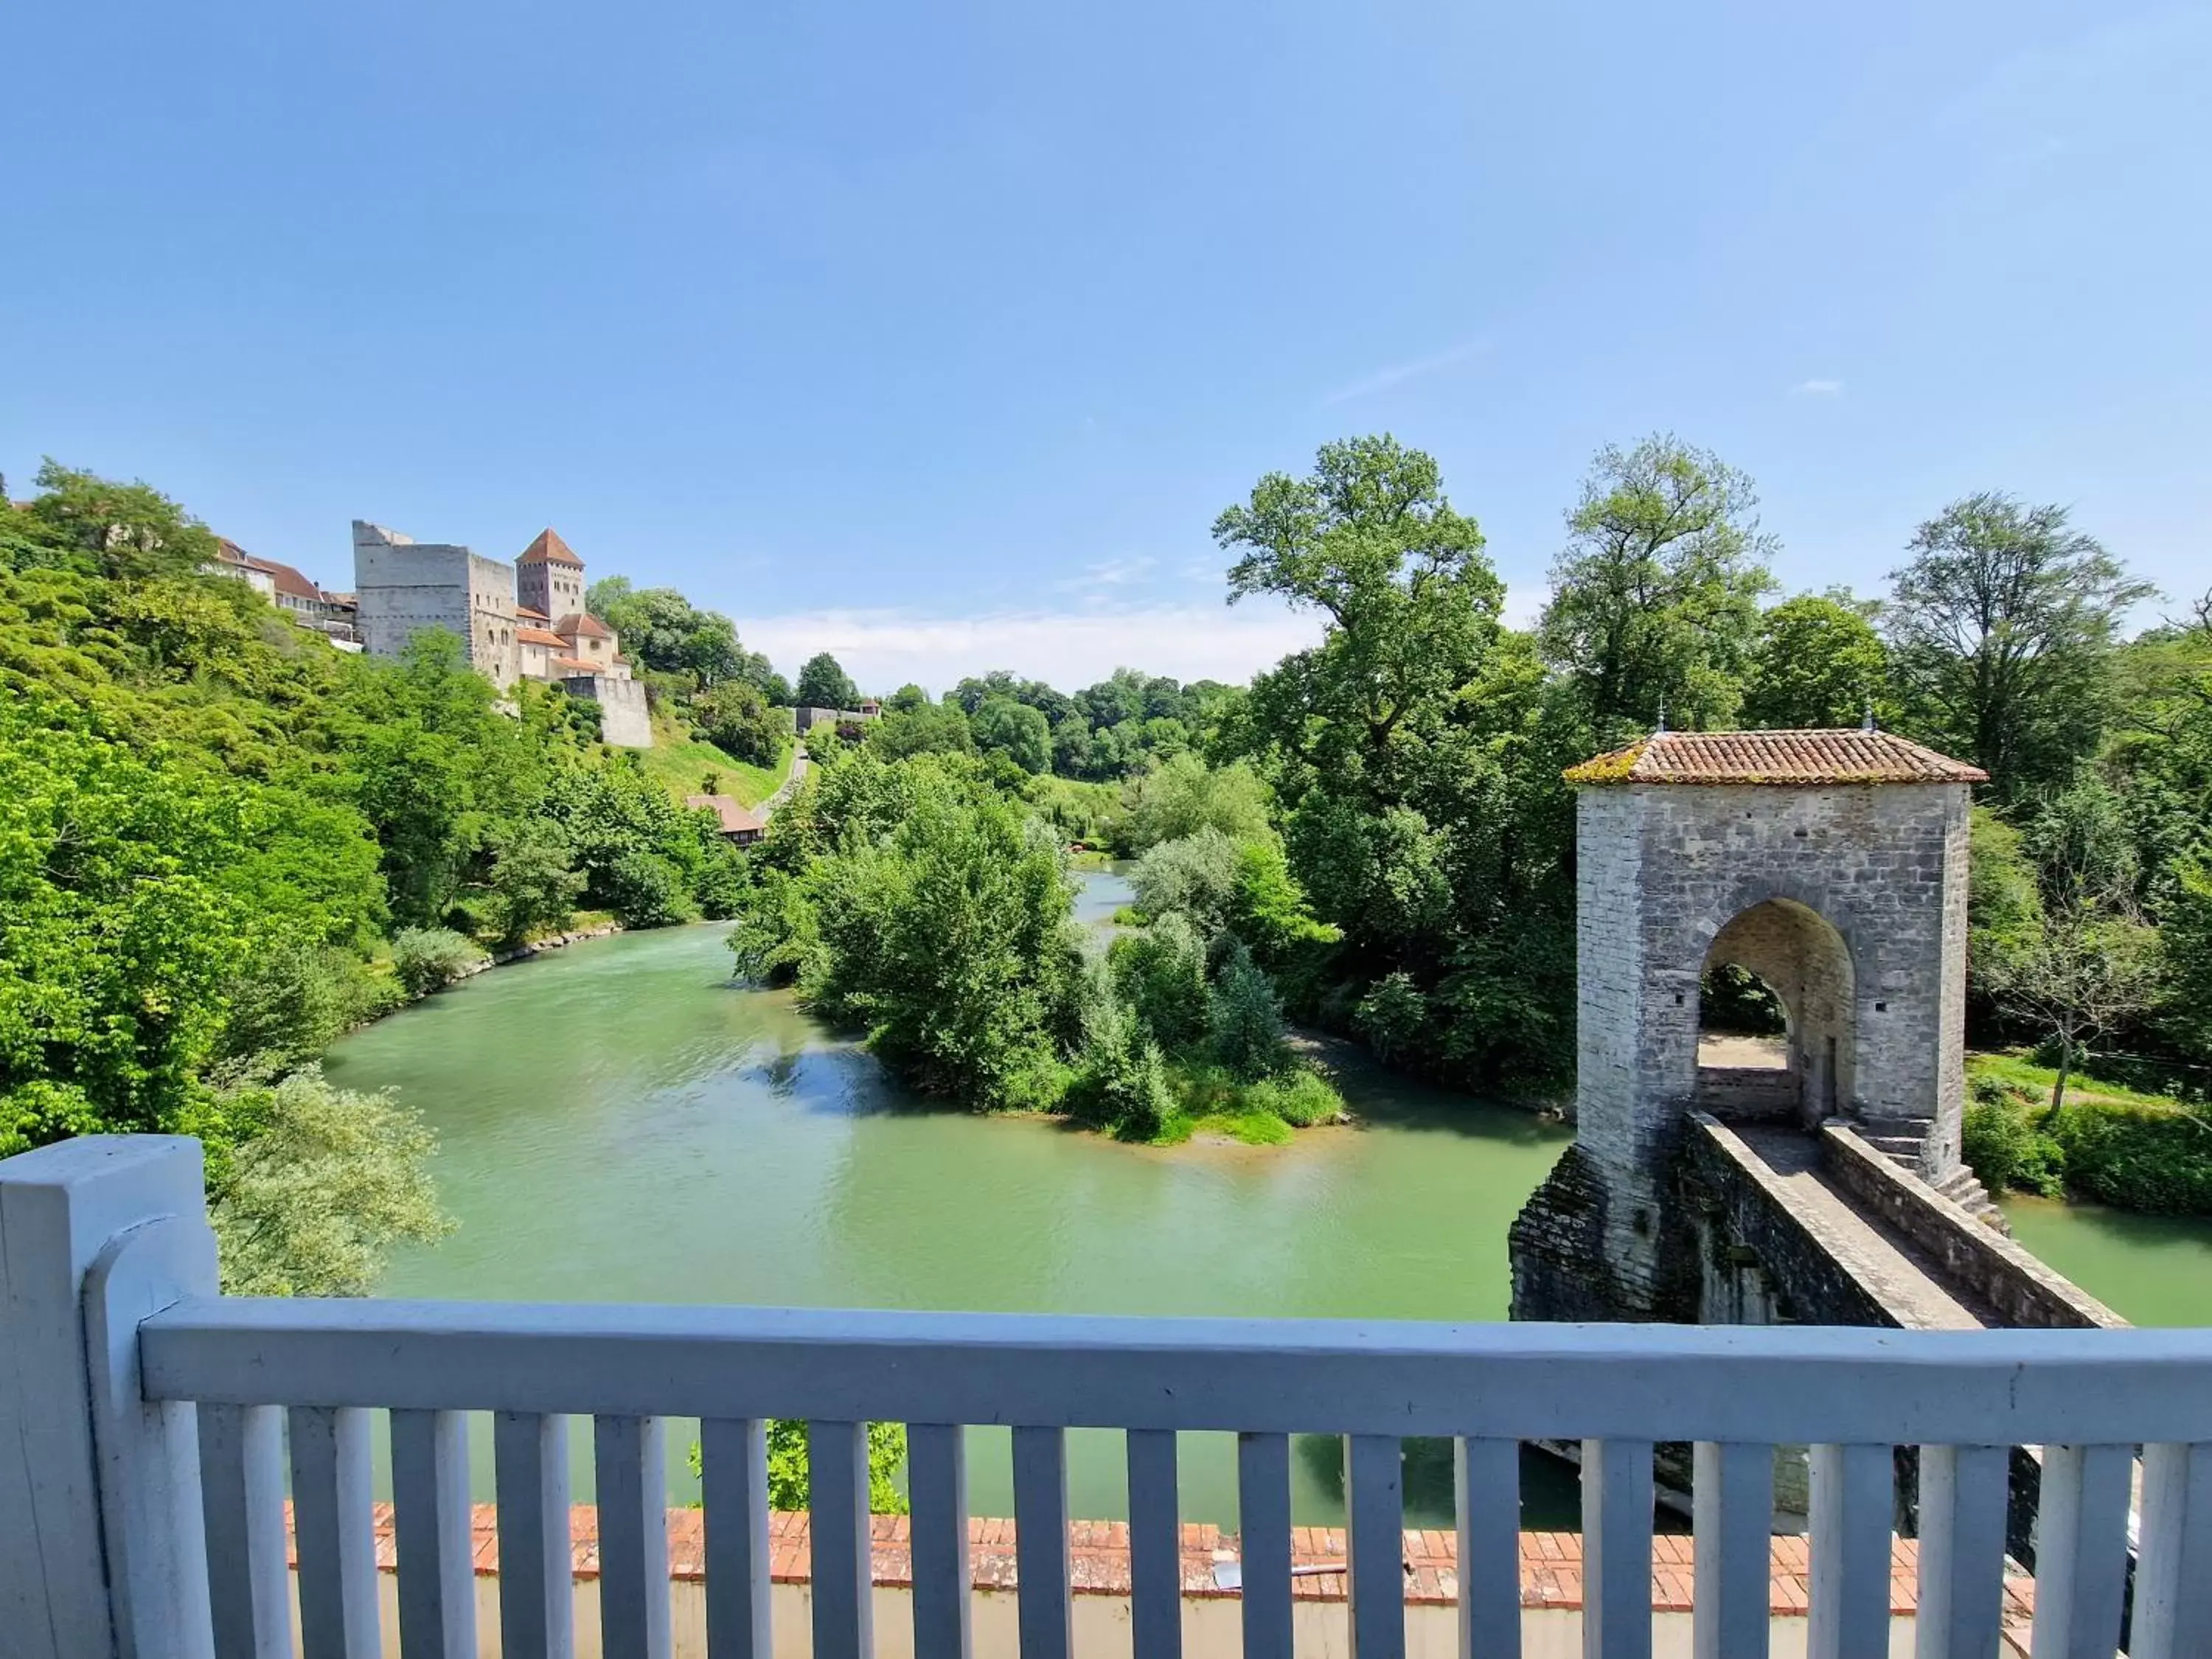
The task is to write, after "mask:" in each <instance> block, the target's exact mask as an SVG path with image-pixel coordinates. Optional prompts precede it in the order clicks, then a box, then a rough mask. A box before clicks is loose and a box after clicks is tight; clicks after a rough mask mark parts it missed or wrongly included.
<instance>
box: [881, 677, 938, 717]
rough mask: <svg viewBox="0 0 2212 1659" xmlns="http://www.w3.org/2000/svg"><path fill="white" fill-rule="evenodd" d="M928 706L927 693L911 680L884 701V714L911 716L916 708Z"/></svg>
mask: <svg viewBox="0 0 2212 1659" xmlns="http://www.w3.org/2000/svg"><path fill="white" fill-rule="evenodd" d="M930 706H931V704H930V701H929V693H928V692H927V691H925V690H922V689H921V687H920V686H918V685H916V684H914V682H913V681H911V680H909V681H908V682H907V683H906V684H904V685H902V686H901V687H899V689H898V690H896V691H894V692H892V693H891V694H890V696H888V697H886V698H884V710H885V712H886V713H889V714H913V713H914V712H915V710H916V709H918V708H929V707H930Z"/></svg>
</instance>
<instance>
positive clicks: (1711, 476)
mask: <svg viewBox="0 0 2212 1659" xmlns="http://www.w3.org/2000/svg"><path fill="white" fill-rule="evenodd" d="M1758 501H1759V498H1758V496H1757V495H1755V494H1754V493H1753V489H1752V485H1751V480H1750V479H1749V478H1748V477H1746V476H1745V475H1744V474H1743V473H1741V472H1740V471H1737V470H1736V469H1735V468H1734V467H1732V466H1729V465H1728V464H1727V463H1725V462H1723V460H1722V459H1720V458H1719V457H1718V456H1717V455H1715V454H1713V453H1711V451H1710V450H1703V449H1698V448H1694V447H1692V446H1690V445H1688V444H1685V443H1683V442H1682V441H1680V439H1677V438H1675V437H1674V436H1673V435H1668V434H1662V435H1656V436H1653V437H1650V438H1646V439H1645V440H1644V441H1643V442H1641V443H1639V444H1638V445H1637V446H1636V447H1634V448H1632V449H1626V450H1624V449H1621V448H1619V447H1613V446H1608V447H1606V448H1604V449H1601V450H1600V451H1599V452H1598V455H1597V459H1596V460H1595V463H1594V464H1593V465H1592V467H1591V470H1590V474H1589V477H1588V478H1586V479H1585V480H1584V481H1583V493H1582V499H1581V501H1578V502H1577V504H1576V506H1575V507H1574V510H1573V511H1572V512H1571V513H1568V515H1567V546H1566V549H1565V551H1563V552H1562V553H1561V554H1560V555H1559V558H1558V559H1557V560H1556V561H1554V562H1553V566H1552V598H1551V600H1550V602H1549V603H1548V604H1547V605H1546V606H1545V608H1544V615H1543V618H1542V620H1541V623H1539V624H1538V631H1539V633H1540V635H1541V637H1542V640H1543V642H1544V650H1545V653H1546V655H1547V658H1548V659H1550V661H1551V662H1552V664H1553V665H1554V666H1555V667H1556V668H1557V669H1559V671H1560V672H1562V673H1563V674H1565V676H1566V677H1567V678H1568V680H1569V682H1570V683H1571V684H1572V685H1573V686H1574V687H1575V688H1576V690H1577V692H1578V694H1579V696H1580V698H1581V701H1582V702H1583V708H1584V709H1585V711H1586V714H1587V716H1588V719H1589V723H1590V729H1591V731H1592V733H1593V734H1594V736H1595V738H1596V740H1597V741H1598V742H1599V743H1600V744H1613V743H1616V742H1620V741H1625V740H1626V738H1629V737H1631V736H1633V735H1636V734H1638V733H1641V732H1648V731H1650V729H1651V728H1652V727H1653V726H1656V725H1657V724H1658V723H1659V721H1660V719H1661V717H1662V714H1663V715H1664V716H1665V718H1666V719H1667V720H1669V721H1670V722H1671V723H1673V724H1674V725H1675V726H1682V727H1697V726H1724V725H1726V724H1727V723H1729V721H1730V720H1734V719H1735V714H1736V711H1737V708H1738V705H1739V704H1740V702H1741V688H1742V682H1743V678H1744V675H1745V673H1746V671H1747V669H1748V668H1749V666H1750V661H1751V655H1752V648H1753V639H1754V637H1755V635H1756V633H1757V630H1758V626H1759V597H1760V595H1761V594H1763V593H1765V592H1766V591H1767V589H1768V588H1770V587H1771V586H1772V585H1773V579H1772V577H1771V575H1770V574H1768V570H1767V560H1768V559H1769V558H1770V557H1771V554H1772V551H1773V547H1774V541H1773V538H1771V537H1770V536H1767V535H1764V534H1762V533H1761V532H1760V531H1759V520H1758V518H1757V516H1756V513H1755V511H1754V509H1755V508H1756V507H1757V506H1758Z"/></svg>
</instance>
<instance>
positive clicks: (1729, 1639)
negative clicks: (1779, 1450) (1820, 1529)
mask: <svg viewBox="0 0 2212 1659" xmlns="http://www.w3.org/2000/svg"><path fill="white" fill-rule="evenodd" d="M1691 1456H1692V1468H1691V1510H1692V1526H1693V1528H1695V1531H1696V1541H1697V1551H1696V1565H1695V1568H1694V1571H1695V1572H1696V1575H1697V1583H1696V1590H1697V1595H1696V1601H1695V1606H1694V1609H1693V1612H1692V1619H1693V1621H1694V1632H1695V1637H1694V1644H1693V1645H1694V1651H1695V1654H1696V1659H1765V1656H1766V1651H1767V1627H1768V1619H1769V1614H1768V1605H1767V1604H1768V1601H1769V1599H1770V1597H1771V1588H1770V1584H1771V1576H1772V1567H1771V1551H1772V1544H1771V1539H1772V1537H1773V1534H1774V1448H1773V1447H1771V1446H1760V1445H1748V1444H1745V1443H1741V1442H1738V1441H1718V1440H1700V1441H1699V1442H1698V1443H1697V1446H1696V1448H1695V1449H1694V1450H1693V1451H1692V1454H1691Z"/></svg>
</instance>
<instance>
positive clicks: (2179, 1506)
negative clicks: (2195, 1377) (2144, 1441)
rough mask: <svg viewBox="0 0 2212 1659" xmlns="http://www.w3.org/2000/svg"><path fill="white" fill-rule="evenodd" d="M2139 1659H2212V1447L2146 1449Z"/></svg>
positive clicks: (2137, 1632) (2138, 1609)
mask: <svg viewBox="0 0 2212 1659" xmlns="http://www.w3.org/2000/svg"><path fill="white" fill-rule="evenodd" d="M2142 1486H2143V1490H2142V1558H2141V1559H2140V1561H2139V1562H2138V1564H2137V1565H2136V1619H2135V1628H2134V1638H2135V1640H2134V1645H2133V1647H2132V1648H2131V1649H2130V1652H2131V1654H2132V1656H2133V1659H2202V1656H2203V1655H2205V1654H2208V1653H2212V1441H2200V1442H2197V1443H2169V1444H2166V1445H2149V1446H2145V1447H2144V1448H2143V1468H2142Z"/></svg>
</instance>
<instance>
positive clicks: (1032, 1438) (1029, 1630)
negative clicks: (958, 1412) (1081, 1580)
mask: <svg viewBox="0 0 2212 1659" xmlns="http://www.w3.org/2000/svg"><path fill="white" fill-rule="evenodd" d="M1014 1573H1015V1578H1016V1582H1017V1595H1016V1597H1015V1600H1016V1603H1017V1611H1018V1614H1019V1618H1020V1622H1021V1638H1022V1659H1068V1650H1069V1649H1071V1648H1072V1647H1073V1645H1074V1643H1075V1630H1074V1622H1073V1621H1074V1616H1075V1613H1074V1607H1073V1604H1072V1602H1071V1599H1070V1597H1071V1590H1070V1587H1069V1584H1068V1561H1067V1436H1066V1433H1065V1432H1064V1431H1061V1430H1059V1429H1039V1428H1017V1429H1015V1431H1014Z"/></svg>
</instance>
